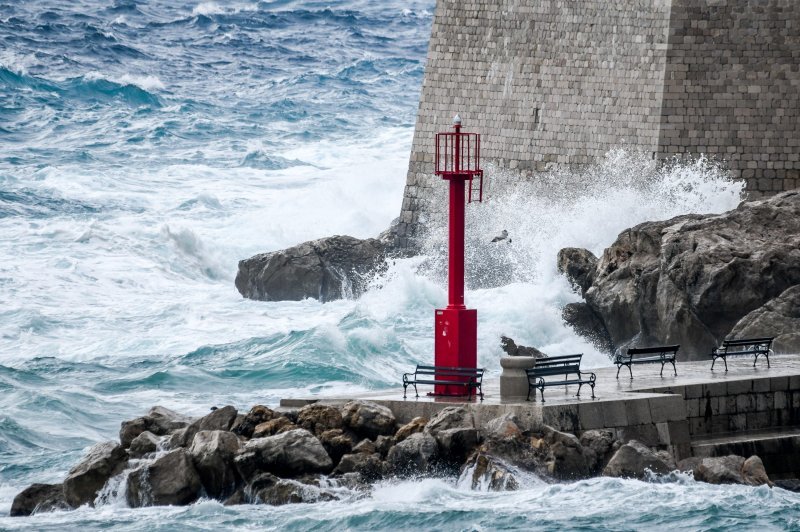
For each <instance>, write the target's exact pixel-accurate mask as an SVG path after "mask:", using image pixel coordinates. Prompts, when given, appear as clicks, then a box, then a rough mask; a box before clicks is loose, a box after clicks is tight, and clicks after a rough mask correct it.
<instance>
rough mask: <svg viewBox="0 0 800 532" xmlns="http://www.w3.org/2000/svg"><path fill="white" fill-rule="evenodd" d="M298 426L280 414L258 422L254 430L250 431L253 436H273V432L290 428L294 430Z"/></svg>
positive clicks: (276, 432) (280, 431) (286, 430)
mask: <svg viewBox="0 0 800 532" xmlns="http://www.w3.org/2000/svg"><path fill="white" fill-rule="evenodd" d="M297 428H300V427H298V426H297V425H295V424H294V423H292V422H291V421H289V418H286V417H283V416H280V417H276V418H274V419H271V420H269V421H266V422H264V423H260V424H258V425H257V426H256V428H255V430H253V432H252V437H253V438H264V437H266V436H274V435H275V434H280V433H282V432H288V431H290V430H294V429H297Z"/></svg>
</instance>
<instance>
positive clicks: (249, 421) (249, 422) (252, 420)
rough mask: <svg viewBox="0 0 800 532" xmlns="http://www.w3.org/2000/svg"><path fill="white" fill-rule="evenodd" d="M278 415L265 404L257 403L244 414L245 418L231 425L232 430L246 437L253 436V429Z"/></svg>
mask: <svg viewBox="0 0 800 532" xmlns="http://www.w3.org/2000/svg"><path fill="white" fill-rule="evenodd" d="M276 417H278V416H277V414H276V413H275V411H273V410H272V409H271V408H268V407H266V406H264V405H256V406H254V407H253V408H251V409H250V411H249V412H248V413H247V414H246V415H245V416H244V419H242V420H240V421H239V422H238V423H237V424H235V425H233V426H231V432H233V433H235V434H238V435H239V436H244V437H245V438H251V437H252V436H253V431H254V430H255V428H256V427H257V426H258V425H260V424H262V423H266V422H267V421H270V420H272V419H275V418H276Z"/></svg>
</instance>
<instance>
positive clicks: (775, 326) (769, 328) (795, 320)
mask: <svg viewBox="0 0 800 532" xmlns="http://www.w3.org/2000/svg"><path fill="white" fill-rule="evenodd" d="M763 336H772V337H774V338H775V340H774V341H773V343H772V349H773V351H775V352H776V353H800V285H795V286H793V287H791V288H788V289H786V290H784V291H783V292H782V293H781V295H779V296H778V297H776V298H775V299H771V300H770V301H768V302H767V303H766V304H764V305H763V306H761V307H759V308H757V309H756V310H754V311H752V312H750V313H748V314H747V315H746V316H745V317H743V318H742V319H741V320H739V322H738V323H737V324H736V325H734V327H733V329H732V330H731V332H730V333H729V334H728V337H729V338H759V337H763Z"/></svg>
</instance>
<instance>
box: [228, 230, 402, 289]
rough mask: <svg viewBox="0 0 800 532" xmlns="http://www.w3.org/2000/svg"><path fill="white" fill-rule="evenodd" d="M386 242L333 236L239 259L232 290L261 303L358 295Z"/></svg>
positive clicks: (382, 254)
mask: <svg viewBox="0 0 800 532" xmlns="http://www.w3.org/2000/svg"><path fill="white" fill-rule="evenodd" d="M387 251H388V244H387V243H386V242H385V241H382V240H377V239H374V238H368V239H365V240H360V239H358V238H353V237H351V236H332V237H328V238H321V239H319V240H314V241H311V242H305V243H303V244H300V245H297V246H294V247H291V248H288V249H284V250H281V251H274V252H271V253H262V254H260V255H255V256H253V257H251V258H249V259H246V260H242V261H239V272H238V273H237V274H236V288H237V289H238V290H239V293H241V294H242V295H243V296H244V297H247V298H250V299H257V300H261V301H300V300H303V299H306V298H314V299H319V300H320V301H332V300H334V299H341V298H343V297H358V296H359V295H360V294H361V292H362V291H363V289H364V287H365V286H366V284H365V283H366V280H367V279H368V278H369V277H370V276H371V275H372V274H373V273H374V272H375V271H377V270H378V269H380V268H381V267H382V266H383V264H384V259H385V257H386V253H387Z"/></svg>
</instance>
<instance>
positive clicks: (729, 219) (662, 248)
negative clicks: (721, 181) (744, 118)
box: [563, 191, 800, 359]
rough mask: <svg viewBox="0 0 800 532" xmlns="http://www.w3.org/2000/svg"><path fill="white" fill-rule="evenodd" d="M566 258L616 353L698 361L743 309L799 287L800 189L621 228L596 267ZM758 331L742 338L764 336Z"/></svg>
mask: <svg viewBox="0 0 800 532" xmlns="http://www.w3.org/2000/svg"><path fill="white" fill-rule="evenodd" d="M566 255H567V254H565V258H564V261H565V265H564V267H563V269H565V271H572V270H581V269H584V270H586V271H585V272H583V271H578V272H577V273H574V272H573V273H572V274H570V275H571V277H572V278H576V279H584V277H582V275H583V274H584V273H585V275H586V276H589V278H591V279H592V281H591V285H590V286H588V287H587V288H586V289H585V292H584V299H585V300H586V303H587V304H588V305H589V307H591V309H592V310H593V311H594V312H595V313H596V314H597V316H599V318H600V320H602V323H603V328H604V329H605V331H606V332H607V333H608V335H609V337H610V339H611V341H612V343H613V346H614V347H615V348H618V349H620V348H625V347H628V346H630V345H632V344H633V342H634V341H635V342H636V343H637V344H641V345H665V344H681V345H685V346H691V349H685V350H681V351H680V352H679V355H678V356H679V357H680V358H681V359H697V358H703V357H705V356H707V354H708V353H709V352H710V350H711V348H712V347H714V346H715V345H718V343H719V342H720V341H721V340H723V339H724V338H725V337H726V336H728V335H729V334H730V333H731V331H732V330H733V329H734V327H735V326H737V324H739V323H740V321H741V320H742V319H743V318H745V317H746V316H747V315H748V314H749V313H751V312H753V311H755V310H756V309H759V308H760V307H763V306H764V305H767V304H768V303H770V302H771V301H773V300H775V299H776V298H779V297H780V296H781V294H783V293H784V292H785V291H786V290H788V289H789V288H792V287H794V286H796V285H798V284H800V192H797V191H791V192H784V193H782V194H778V195H776V196H773V197H771V198H768V199H763V200H758V201H748V202H742V203H741V204H740V205H739V206H738V207H737V208H736V209H734V210H732V211H729V212H726V213H723V214H718V215H694V214H693V215H685V216H679V217H676V218H673V219H671V220H667V221H659V222H646V223H643V224H640V225H637V226H635V227H633V228H631V229H626V230H625V231H623V232H622V233H621V234H620V235H619V237H618V238H617V240H616V241H615V242H614V243H613V244H612V245H611V246H610V247H609V248H607V249H606V250H605V251H604V252H603V255H602V257H601V258H600V259H599V261H598V262H597V264H596V266H595V267H594V269H592V267H591V262H590V261H589V262H586V261H584V260H583V259H582V258H581V259H574V263H573V262H570V260H569V259H568V258H566ZM576 276H577V277H576ZM790 295H791V293H790ZM789 307H791V304H790V303H789V302H782V301H781V300H778V301H775V303H774V304H773V307H770V308H769V309H765V310H764V312H763V314H765V315H768V314H775V309H778V308H780V309H781V310H780V311H778V313H783V312H787V313H788V315H791V314H792V313H793V312H794V311H792V310H791V309H790V308H789ZM784 309H785V310H784ZM755 317H756V316H753V318H755ZM765 319H766V318H765ZM793 323H794V321H791V323H787V325H791V324H793ZM744 327H745V324H744V323H742V324H741V328H742V329H743V328H744ZM757 329H758V328H757V327H755V326H754V327H753V328H751V329H750V330H748V333H751V334H753V335H755V336H763V335H765V334H766V333H762V332H761V330H760V329H758V330H757ZM769 332H771V333H772V334H775V335H778V336H780V335H783V334H787V333H794V332H796V328H792V329H782V328H778V329H771V330H770V331H769ZM598 334H602V331H599V332H598Z"/></svg>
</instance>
